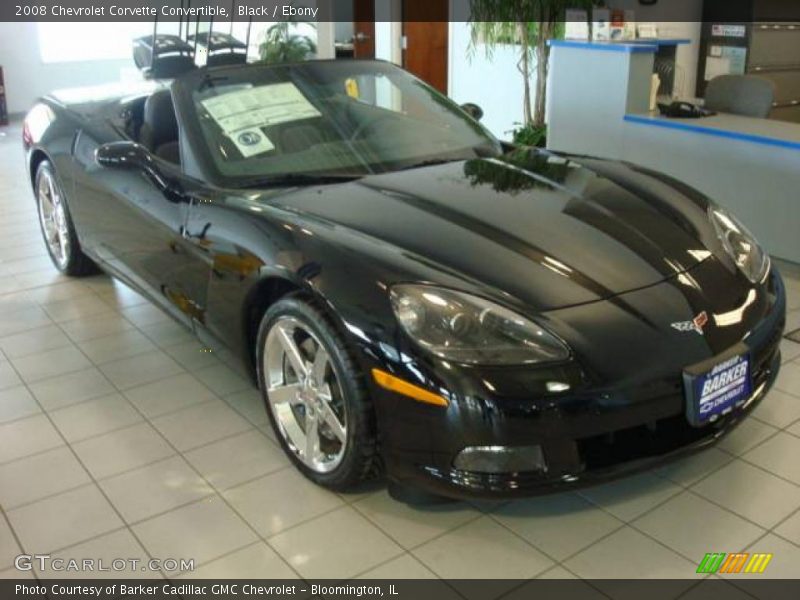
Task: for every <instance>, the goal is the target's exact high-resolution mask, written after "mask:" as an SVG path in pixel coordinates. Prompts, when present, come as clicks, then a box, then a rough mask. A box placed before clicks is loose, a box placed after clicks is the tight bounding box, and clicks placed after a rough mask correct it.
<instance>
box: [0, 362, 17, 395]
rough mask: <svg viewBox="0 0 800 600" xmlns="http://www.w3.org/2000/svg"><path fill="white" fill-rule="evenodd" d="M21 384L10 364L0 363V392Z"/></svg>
mask: <svg viewBox="0 0 800 600" xmlns="http://www.w3.org/2000/svg"><path fill="white" fill-rule="evenodd" d="M21 384H22V379H20V378H19V375H17V372H16V371H15V370H14V367H13V366H12V365H11V363H10V362H0V390H4V389H6V388H10V387H14V386H17V385H21Z"/></svg>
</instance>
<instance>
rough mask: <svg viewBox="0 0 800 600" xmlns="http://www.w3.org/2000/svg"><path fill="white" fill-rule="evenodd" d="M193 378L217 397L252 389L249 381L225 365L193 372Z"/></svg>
mask: <svg viewBox="0 0 800 600" xmlns="http://www.w3.org/2000/svg"><path fill="white" fill-rule="evenodd" d="M195 376H196V377H197V378H198V379H199V380H200V381H202V382H203V383H205V384H206V385H207V386H208V387H209V388H211V390H212V391H213V392H214V393H215V394H217V395H219V396H228V395H230V394H233V393H235V392H240V391H242V390H247V389H251V388H252V387H253V384H252V383H251V382H250V381H248V380H246V379H245V378H244V377H243V376H241V375H240V374H239V373H237V372H236V371H234V370H233V369H231V368H230V367H227V366H225V365H217V366H215V367H211V368H210V369H201V370H199V371H196V372H195Z"/></svg>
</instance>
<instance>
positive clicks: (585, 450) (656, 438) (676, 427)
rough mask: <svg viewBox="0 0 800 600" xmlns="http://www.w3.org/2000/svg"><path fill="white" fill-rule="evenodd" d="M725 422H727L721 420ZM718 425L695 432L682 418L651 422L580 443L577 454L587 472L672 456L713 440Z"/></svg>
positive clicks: (590, 438)
mask: <svg viewBox="0 0 800 600" xmlns="http://www.w3.org/2000/svg"><path fill="white" fill-rule="evenodd" d="M721 421H723V422H724V419H723V420H721ZM718 427H719V425H718V424H717V423H715V424H713V425H707V426H705V427H700V428H695V427H692V426H691V425H689V422H688V421H687V420H686V417H685V416H684V415H683V414H680V415H675V416H673V417H667V418H666V419H659V420H658V421H651V422H649V423H645V424H643V425H637V426H636V427H631V428H629V429H621V430H619V431H614V432H611V433H605V434H602V435H597V436H593V437H589V438H583V439H579V440H578V452H579V453H580V456H581V459H582V460H583V462H584V464H585V465H586V469H587V470H589V471H591V470H593V469H603V468H606V467H611V466H614V465H617V464H620V463H625V462H629V461H633V460H641V459H645V458H653V457H658V456H662V455H664V454H668V453H670V452H673V451H675V450H677V449H679V448H681V447H682V446H687V445H690V444H693V443H695V442H699V441H701V440H703V439H704V438H710V437H711V436H713V435H714V432H715V431H716V430H717V429H718Z"/></svg>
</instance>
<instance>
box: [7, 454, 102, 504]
mask: <svg viewBox="0 0 800 600" xmlns="http://www.w3.org/2000/svg"><path fill="white" fill-rule="evenodd" d="M90 482H91V479H89V475H88V474H87V473H86V471H85V470H84V468H83V467H82V466H81V464H80V463H79V462H78V461H77V459H76V458H75V456H74V455H73V453H72V451H71V450H70V449H69V448H67V447H66V446H59V447H58V448H54V449H53V450H48V451H47V452H42V453H40V454H35V455H33V456H29V457H26V458H21V459H19V460H15V461H13V462H10V463H5V464H3V465H0V504H2V505H3V508H4V509H6V510H9V509H11V508H15V507H17V506H19V505H21V504H25V503H28V502H33V501H35V500H39V499H41V498H44V497H45V496H50V495H52V494H57V493H59V492H63V491H65V490H69V489H72V488H75V487H79V486H82V485H85V484H87V483H90Z"/></svg>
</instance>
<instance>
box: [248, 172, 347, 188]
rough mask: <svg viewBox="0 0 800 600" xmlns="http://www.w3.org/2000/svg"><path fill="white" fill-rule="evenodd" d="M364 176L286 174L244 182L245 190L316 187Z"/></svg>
mask: <svg viewBox="0 0 800 600" xmlns="http://www.w3.org/2000/svg"><path fill="white" fill-rule="evenodd" d="M362 177H363V175H355V174H350V175H346V174H342V173H316V174H314V173H285V174H283V175H275V176H274V177H259V178H257V179H246V180H244V181H243V182H242V185H241V187H244V188H260V187H281V186H292V185H316V184H324V183H344V182H347V181H354V180H356V179H361V178H362Z"/></svg>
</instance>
